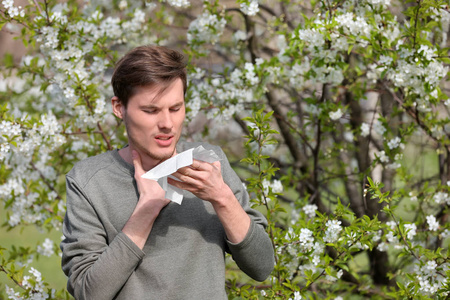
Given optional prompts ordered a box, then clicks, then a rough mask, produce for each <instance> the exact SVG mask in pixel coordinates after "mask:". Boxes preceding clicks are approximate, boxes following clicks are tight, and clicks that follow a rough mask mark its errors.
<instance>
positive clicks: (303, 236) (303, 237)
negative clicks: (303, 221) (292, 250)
mask: <svg viewBox="0 0 450 300" xmlns="http://www.w3.org/2000/svg"><path fill="white" fill-rule="evenodd" d="M298 241H299V246H300V251H301V252H303V253H306V252H309V251H311V249H313V247H314V236H313V232H312V231H311V230H309V229H308V228H302V229H300V234H299V236H298Z"/></svg>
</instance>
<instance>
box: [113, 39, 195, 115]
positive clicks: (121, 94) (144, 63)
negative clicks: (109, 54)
mask: <svg viewBox="0 0 450 300" xmlns="http://www.w3.org/2000/svg"><path fill="white" fill-rule="evenodd" d="M177 78H180V79H181V80H182V81H183V88H184V92H186V86H187V83H186V63H185V62H184V57H183V55H182V54H181V53H179V52H177V51H175V50H172V49H169V48H167V47H163V46H140V47H137V48H134V49H133V50H131V51H129V52H128V53H127V54H125V56H124V57H122V58H121V59H120V60H119V61H118V62H117V64H116V67H115V70H114V73H113V75H112V78H111V84H112V87H113V90H114V95H115V96H116V97H118V98H119V100H120V101H121V102H122V104H123V105H124V106H125V107H127V104H128V99H129V98H130V97H132V96H133V94H134V92H135V87H140V86H154V85H159V86H161V89H160V91H159V93H161V92H163V91H164V90H165V89H166V88H167V87H168V86H169V85H170V84H171V83H172V82H173V81H174V80H175V79H177Z"/></svg>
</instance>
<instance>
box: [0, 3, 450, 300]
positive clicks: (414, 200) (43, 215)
mask: <svg viewBox="0 0 450 300" xmlns="http://www.w3.org/2000/svg"><path fill="white" fill-rule="evenodd" d="M404 2H406V3H404ZM30 3H31V4H29V5H28V6H26V7H19V6H16V5H15V4H14V1H13V0H3V1H2V6H1V7H0V27H2V28H3V29H2V30H3V31H6V32H9V33H11V34H13V35H15V36H16V37H17V38H19V39H21V40H22V41H23V43H24V45H25V46H26V49H27V51H28V54H27V56H25V57H23V58H22V59H21V60H20V61H15V60H14V59H13V56H12V55H7V56H6V57H5V58H4V60H3V61H4V64H3V65H2V66H1V70H0V71H1V74H0V76H1V84H0V116H1V121H0V161H1V167H0V175H1V176H0V199H1V201H2V206H3V207H4V209H5V211H6V215H7V220H6V221H5V224H4V226H5V227H6V228H13V227H21V226H26V225H35V226H37V227H39V228H52V229H53V230H58V229H59V228H60V227H61V222H62V219H63V216H64V210H65V208H64V207H65V184H64V174H65V173H66V172H67V171H68V170H70V168H71V167H72V166H73V164H74V163H75V162H76V161H78V160H80V159H83V158H85V157H87V156H91V155H95V154H98V153H100V152H104V151H106V150H110V149H113V148H115V147H119V146H121V145H122V144H123V142H124V141H125V138H124V128H123V126H120V125H121V124H120V120H117V119H115V118H113V117H112V114H111V111H110V108H109V105H108V104H107V102H108V99H110V98H111V96H112V90H111V87H110V83H109V79H110V75H111V70H112V67H113V65H114V62H115V61H116V60H117V58H118V57H119V56H120V55H122V54H123V53H124V52H126V51H127V50H129V49H131V48H132V47H134V46H137V45H142V44H161V45H168V46H170V47H173V48H178V49H180V50H182V51H184V52H185V54H186V57H187V59H188V69H189V82H190V84H189V88H188V91H187V95H186V101H187V110H188V114H187V115H188V122H191V121H192V122H193V123H195V124H198V123H199V121H198V120H203V122H204V124H206V125H205V127H204V130H198V126H197V127H195V126H189V127H188V128H189V130H188V131H187V132H186V136H185V138H187V139H190V138H204V139H208V137H209V138H211V137H212V138H214V139H217V137H218V129H217V128H220V126H221V125H223V124H227V127H226V128H227V129H230V128H235V130H234V131H233V132H235V131H237V132H238V134H237V136H245V139H241V140H240V141H241V145H244V144H245V147H243V148H242V149H244V150H243V152H239V151H237V150H235V149H232V148H231V147H228V148H227V147H226V145H224V147H225V150H227V151H228V153H229V155H230V157H236V159H235V160H236V162H235V163H234V164H233V165H234V166H235V167H236V170H237V171H238V173H239V174H242V179H243V182H245V184H246V186H247V189H248V191H249V193H250V194H251V196H252V198H253V200H252V201H253V203H254V205H255V207H257V208H258V209H261V210H262V211H263V212H264V213H265V214H266V216H267V219H268V221H269V227H268V228H267V230H268V233H269V235H270V237H271V239H272V242H273V247H274V249H275V251H276V265H275V269H274V272H273V273H272V276H271V277H270V278H269V279H268V280H267V281H266V282H264V283H257V282H253V281H251V280H249V279H248V278H246V277H245V276H244V275H242V273H240V272H239V271H235V270H236V269H235V268H234V267H233V263H232V261H231V259H230V261H229V269H228V270H229V271H228V274H227V282H226V284H227V289H228V294H229V297H230V299H242V298H244V299H259V298H268V299H289V298H290V299H295V300H297V299H302V298H305V299H315V298H316V297H317V298H318V297H321V298H326V299H344V298H351V299H367V298H373V299H404V298H408V299H445V298H446V297H448V296H449V291H450V282H449V280H448V278H449V277H450V258H449V254H450V251H449V240H450V231H449V229H450V225H449V222H448V217H449V206H450V195H449V192H450V186H449V185H450V139H449V137H450V120H449V106H450V100H449V99H448V97H447V95H446V92H447V91H448V86H447V83H446V76H447V72H448V67H447V64H448V63H449V61H450V60H449V57H448V53H447V48H446V47H447V45H448V42H447V35H448V31H449V24H450V14H449V9H448V5H449V1H448V0H446V1H443V0H442V1H441V0H415V1H394V0H315V1H314V0H311V1H300V0H299V1H259V2H258V1H255V0H238V1H236V2H234V1H204V2H200V1H191V2H190V1H188V0H167V1H159V2H154V3H153V2H147V1H139V2H138V1H128V2H127V1H126V0H122V1H99V0H91V1H67V2H61V3H59V2H58V3H56V2H55V1H49V0H41V1H30ZM200 116H202V118H200ZM205 119H206V120H207V121H204V120H205ZM193 123H191V124H193ZM233 124H234V125H233ZM195 128H197V130H195ZM230 133H231V131H230V132H228V134H230ZM243 153H245V154H243ZM58 243H59V241H52V240H50V239H46V240H45V242H44V244H42V245H40V246H38V247H37V248H36V249H35V250H31V251H30V250H27V251H26V252H24V253H17V249H16V250H14V251H13V250H11V249H4V248H2V247H1V245H0V257H1V260H0V263H1V265H0V272H4V273H6V274H7V275H8V276H9V278H10V279H11V283H10V284H9V285H8V287H7V288H6V289H5V291H3V293H5V295H7V296H8V297H9V298H10V299H22V298H29V299H59V298H67V297H68V296H67V293H65V291H54V290H51V289H49V288H48V287H47V286H46V283H45V280H44V279H43V278H42V277H41V274H40V272H39V270H36V269H34V268H31V267H29V266H28V264H27V261H28V260H29V258H30V257H32V256H33V255H34V254H36V253H39V254H41V255H57V254H58V246H57V245H58ZM20 266H22V267H20ZM23 274H26V275H23Z"/></svg>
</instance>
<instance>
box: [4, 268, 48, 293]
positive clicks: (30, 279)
mask: <svg viewBox="0 0 450 300" xmlns="http://www.w3.org/2000/svg"><path fill="white" fill-rule="evenodd" d="M29 272H30V273H31V275H32V276H28V275H26V276H24V277H23V280H22V287H23V288H24V289H25V290H26V295H24V297H23V296H22V295H21V294H20V293H19V292H16V291H15V290H14V289H13V288H10V287H8V286H6V293H7V295H8V299H12V300H22V299H30V300H45V299H49V298H50V295H49V294H48V293H47V292H46V291H45V290H44V288H45V285H44V282H43V281H42V276H41V273H40V272H39V271H38V270H36V269H35V268H31V269H30V271H29Z"/></svg>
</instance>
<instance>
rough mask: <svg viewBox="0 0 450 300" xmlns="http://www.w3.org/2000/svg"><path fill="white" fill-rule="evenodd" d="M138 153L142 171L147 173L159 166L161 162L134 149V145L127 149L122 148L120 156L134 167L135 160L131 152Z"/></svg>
mask: <svg viewBox="0 0 450 300" xmlns="http://www.w3.org/2000/svg"><path fill="white" fill-rule="evenodd" d="M133 150H135V151H137V153H139V157H140V158H141V164H142V169H144V171H145V172H147V171H148V170H151V169H153V168H154V167H155V166H156V165H158V164H159V163H160V162H161V161H160V160H155V159H153V158H151V157H149V156H148V155H145V154H143V153H142V152H141V151H139V150H137V149H136V148H134V147H133V146H132V145H128V147H126V148H122V149H120V150H119V155H120V156H121V157H122V158H123V159H124V160H125V161H126V162H127V163H129V164H131V165H133V158H132V156H131V151H133Z"/></svg>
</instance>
